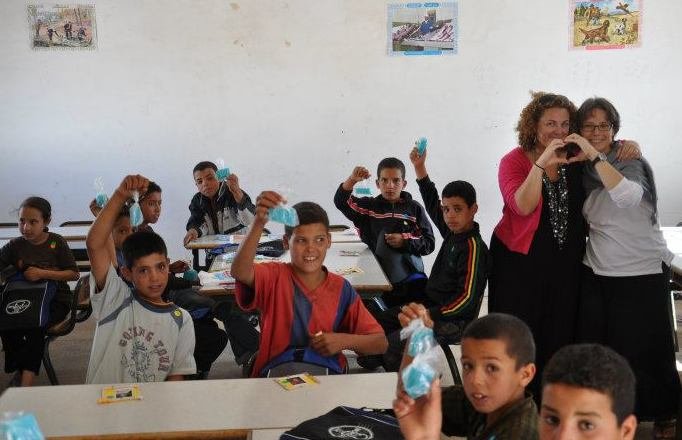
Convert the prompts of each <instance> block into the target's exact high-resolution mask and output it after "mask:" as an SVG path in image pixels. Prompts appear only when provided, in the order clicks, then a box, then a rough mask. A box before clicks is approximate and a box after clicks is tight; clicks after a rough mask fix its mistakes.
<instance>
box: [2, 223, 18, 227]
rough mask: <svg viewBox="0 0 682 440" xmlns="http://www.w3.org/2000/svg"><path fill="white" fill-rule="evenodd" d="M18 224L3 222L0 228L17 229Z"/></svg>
mask: <svg viewBox="0 0 682 440" xmlns="http://www.w3.org/2000/svg"><path fill="white" fill-rule="evenodd" d="M18 227H19V223H12V222H4V223H0V228H18Z"/></svg>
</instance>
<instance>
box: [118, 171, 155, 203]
mask: <svg viewBox="0 0 682 440" xmlns="http://www.w3.org/2000/svg"><path fill="white" fill-rule="evenodd" d="M148 186H149V179H147V178H146V177H144V176H141V175H139V174H136V175H130V176H126V177H125V178H124V179H123V181H122V182H121V184H120V185H119V186H118V188H117V189H116V192H117V193H119V194H121V195H122V196H123V197H124V198H125V199H126V200H127V199H130V198H132V197H133V193H134V192H135V191H137V192H138V194H139V195H143V194H144V193H146V192H147V187H148Z"/></svg>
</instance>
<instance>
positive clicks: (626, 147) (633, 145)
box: [616, 139, 642, 161]
mask: <svg viewBox="0 0 682 440" xmlns="http://www.w3.org/2000/svg"><path fill="white" fill-rule="evenodd" d="M619 142H620V148H619V149H618V152H617V153H616V160H618V161H625V160H633V159H641V158H642V149H641V148H639V144H638V143H637V142H635V141H627V140H625V139H623V140H621V141H619Z"/></svg>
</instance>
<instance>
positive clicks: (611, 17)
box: [570, 0, 642, 50]
mask: <svg viewBox="0 0 682 440" xmlns="http://www.w3.org/2000/svg"><path fill="white" fill-rule="evenodd" d="M570 14H571V24H572V26H571V32H570V35H571V48H572V49H586V50H593V49H625V48H628V47H638V46H640V43H641V37H640V35H641V34H640V32H641V31H642V25H641V18H642V0H595V1H584V0H583V1H578V0H570Z"/></svg>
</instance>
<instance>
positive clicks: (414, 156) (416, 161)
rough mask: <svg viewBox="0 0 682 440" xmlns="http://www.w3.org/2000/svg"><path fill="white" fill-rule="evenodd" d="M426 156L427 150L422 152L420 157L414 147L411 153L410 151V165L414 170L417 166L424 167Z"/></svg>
mask: <svg viewBox="0 0 682 440" xmlns="http://www.w3.org/2000/svg"><path fill="white" fill-rule="evenodd" d="M427 154H428V150H424V154H422V155H421V156H420V155H419V151H418V150H417V147H414V148H413V149H412V151H410V162H412V165H414V167H415V168H417V167H418V166H424V165H426V155H427Z"/></svg>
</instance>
